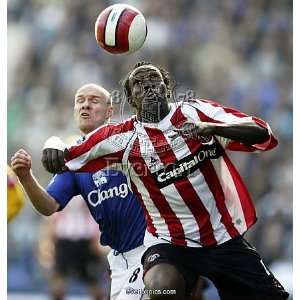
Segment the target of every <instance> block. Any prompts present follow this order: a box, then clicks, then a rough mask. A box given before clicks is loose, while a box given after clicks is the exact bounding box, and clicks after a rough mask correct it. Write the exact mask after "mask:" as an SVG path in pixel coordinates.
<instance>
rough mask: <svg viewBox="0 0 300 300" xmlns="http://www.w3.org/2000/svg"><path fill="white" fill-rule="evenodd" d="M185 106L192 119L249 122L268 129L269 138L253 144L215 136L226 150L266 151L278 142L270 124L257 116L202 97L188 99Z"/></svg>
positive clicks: (227, 122) (213, 121) (233, 122)
mask: <svg viewBox="0 0 300 300" xmlns="http://www.w3.org/2000/svg"><path fill="white" fill-rule="evenodd" d="M187 106H189V108H188V109H187V110H188V111H189V114H190V117H191V116H193V117H192V118H193V120H195V118H196V120H198V121H201V122H211V123H226V124H243V123H249V122H251V123H255V124H257V125H259V126H261V127H262V128H265V129H267V130H268V134H269V138H268V139H267V140H266V141H265V142H263V143H260V144H253V145H245V144H243V143H240V142H238V141H234V140H230V139H227V138H224V137H219V136H216V138H217V139H218V141H219V142H220V143H221V144H222V146H223V147H224V148H226V149H228V150H233V151H245V152H254V151H267V150H271V149H273V148H274V147H275V146H276V145H277V144H278V141H277V139H276V138H275V136H274V134H273V132H272V130H271V127H270V125H269V124H268V123H267V122H265V121H263V120H261V119H259V118H257V117H253V116H249V115H247V114H245V113H242V112H240V111H238V110H237V109H234V108H230V107H226V106H223V105H220V104H219V103H217V102H214V101H210V100H204V99H200V100H199V99H195V100H190V101H189V102H188V104H187Z"/></svg>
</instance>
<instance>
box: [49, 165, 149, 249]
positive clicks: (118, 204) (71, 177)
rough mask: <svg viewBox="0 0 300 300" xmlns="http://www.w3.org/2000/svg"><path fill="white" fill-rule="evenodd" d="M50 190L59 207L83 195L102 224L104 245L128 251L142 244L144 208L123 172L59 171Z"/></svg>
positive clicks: (100, 224) (144, 224)
mask: <svg viewBox="0 0 300 300" xmlns="http://www.w3.org/2000/svg"><path fill="white" fill-rule="evenodd" d="M47 192H48V193H49V194H50V195H51V196H52V197H53V198H55V199H56V201H57V202H58V203H59V205H60V209H63V208H64V207H65V206H66V205H67V204H68V203H69V201H71V199H72V198H73V197H74V196H76V195H79V194H80V195H82V197H83V198H84V200H85V201H86V204H87V206H88V208H89V210H90V212H91V214H92V216H93V218H94V219H95V221H96V222H97V223H98V224H99V229H100V231H101V238H100V242H101V244H102V245H104V246H105V245H108V246H110V247H111V248H113V249H115V250H117V251H119V252H126V251H129V250H132V249H134V248H136V247H138V246H140V245H142V244H143V239H144V233H145V229H146V221H145V217H144V211H143V208H142V206H141V204H140V202H139V200H138V199H137V198H136V197H135V195H134V194H133V193H132V192H131V190H130V189H129V187H128V184H127V178H126V176H125V175H124V174H123V173H122V172H120V171H117V170H112V169H104V170H100V171H97V172H95V173H74V172H64V173H61V174H56V175H55V176H54V177H53V179H52V180H51V182H50V183H49V185H48V187H47Z"/></svg>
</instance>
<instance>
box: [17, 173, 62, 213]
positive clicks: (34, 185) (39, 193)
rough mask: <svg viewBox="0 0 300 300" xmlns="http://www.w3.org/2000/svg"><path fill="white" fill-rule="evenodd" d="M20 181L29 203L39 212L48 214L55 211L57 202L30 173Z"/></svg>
mask: <svg viewBox="0 0 300 300" xmlns="http://www.w3.org/2000/svg"><path fill="white" fill-rule="evenodd" d="M20 182H21V184H22V186H23V188H24V190H25V191H26V193H27V195H28V197H29V199H30V201H31V203H32V204H33V206H34V207H35V209H36V210H37V211H38V212H39V213H41V214H42V215H45V216H50V215H52V214H53V213H54V212H56V211H57V209H58V207H59V205H58V203H57V202H56V201H55V199H54V198H53V197H51V196H50V195H49V194H48V193H47V192H46V190H45V189H44V188H43V187H42V186H41V185H40V184H39V183H38V181H37V180H36V178H35V177H34V176H33V175H32V174H31V175H30V176H28V177H26V178H23V179H20Z"/></svg>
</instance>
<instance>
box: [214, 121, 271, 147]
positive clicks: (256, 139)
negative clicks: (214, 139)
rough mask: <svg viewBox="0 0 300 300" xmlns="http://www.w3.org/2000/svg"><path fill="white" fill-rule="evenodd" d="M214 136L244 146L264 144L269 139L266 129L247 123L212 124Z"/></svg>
mask: <svg viewBox="0 0 300 300" xmlns="http://www.w3.org/2000/svg"><path fill="white" fill-rule="evenodd" d="M212 132H213V134H214V135H218V136H222V137H225V138H228V139H231V140H235V141H238V142H241V143H244V144H246V145H254V144H260V143H263V142H265V141H266V140H267V139H268V138H269V134H268V131H267V129H265V128H262V127H260V126H259V125H257V124H255V123H252V122H248V123H241V124H214V125H213V129H212Z"/></svg>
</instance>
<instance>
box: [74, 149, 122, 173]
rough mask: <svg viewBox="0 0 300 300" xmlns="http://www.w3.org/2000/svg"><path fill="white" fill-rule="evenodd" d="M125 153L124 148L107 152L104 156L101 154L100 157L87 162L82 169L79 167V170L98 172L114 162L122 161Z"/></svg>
mask: <svg viewBox="0 0 300 300" xmlns="http://www.w3.org/2000/svg"><path fill="white" fill-rule="evenodd" d="M123 154H124V150H121V151H118V152H115V153H112V154H107V155H104V156H101V157H99V158H96V159H94V160H90V161H89V162H87V163H86V164H85V165H84V166H82V167H81V168H80V169H78V170H77V171H78V172H96V171H98V170H101V169H104V168H106V167H109V166H110V165H112V164H114V163H120V162H121V161H122V157H123Z"/></svg>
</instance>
